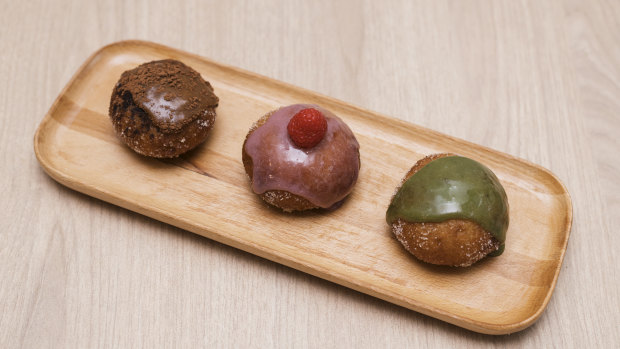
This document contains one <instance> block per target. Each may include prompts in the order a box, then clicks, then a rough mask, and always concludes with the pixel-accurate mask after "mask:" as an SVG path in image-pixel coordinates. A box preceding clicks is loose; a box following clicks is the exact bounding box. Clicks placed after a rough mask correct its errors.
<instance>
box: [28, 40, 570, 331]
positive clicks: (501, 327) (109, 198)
mask: <svg viewBox="0 0 620 349" xmlns="http://www.w3.org/2000/svg"><path fill="white" fill-rule="evenodd" d="M132 46H133V47H140V46H146V47H149V48H152V49H155V50H160V51H165V52H167V53H169V52H175V53H178V54H180V55H183V56H189V57H192V58H193V59H196V60H200V61H204V62H206V63H208V64H211V65H215V66H218V67H221V68H224V69H229V70H232V71H234V72H235V73H238V74H241V75H243V76H246V77H252V78H256V79H259V80H261V81H264V82H268V83H271V84H277V85H280V86H283V87H289V88H291V89H293V90H296V91H298V92H300V93H303V94H308V95H311V96H313V97H316V98H319V99H323V100H327V101H329V102H331V103H335V104H338V105H340V106H341V107H346V108H348V109H352V110H356V111H358V112H361V113H364V114H372V115H374V116H377V117H379V118H382V119H384V120H386V121H389V122H390V123H392V124H397V126H398V127H399V128H400V127H404V128H408V129H410V128H414V129H417V130H420V131H423V132H425V133H430V134H434V135H439V136H441V137H442V138H444V139H448V140H450V141H456V142H458V143H461V144H466V145H468V146H473V147H474V148H478V149H481V150H484V151H487V152H492V153H494V154H499V155H501V156H503V157H506V158H508V159H510V160H512V161H516V162H521V163H524V164H526V165H528V166H530V167H532V168H534V169H536V170H537V171H541V172H543V173H545V174H546V175H548V176H549V177H551V178H552V179H553V180H554V181H555V182H556V184H558V185H559V187H560V188H561V190H562V193H561V194H558V195H562V196H563V197H564V199H565V203H566V207H567V211H566V219H565V229H564V231H563V232H562V233H561V234H560V236H562V237H564V236H565V238H564V239H563V244H562V246H560V248H559V249H558V250H559V251H558V252H559V255H558V258H557V260H558V264H557V267H556V268H554V269H555V270H554V271H553V278H552V279H551V282H550V284H549V290H548V292H547V293H546V295H545V298H544V299H543V302H542V303H541V304H540V306H539V307H538V308H536V310H535V311H533V312H532V314H531V315H530V316H529V317H528V318H526V319H524V320H522V321H519V322H515V323H510V324H495V323H490V322H485V321H480V320H475V319H471V318H467V317H463V316H460V315H455V314H453V313H450V312H447V311H444V310H441V309H437V308H435V307H434V306H432V305H430V304H427V303H423V304H424V307H422V306H420V305H419V304H414V306H415V309H414V308H412V307H411V306H410V305H411V304H410V303H406V302H402V301H400V300H397V299H390V300H388V299H385V298H384V297H382V296H381V293H378V292H374V291H373V292H370V291H369V290H368V289H362V286H361V285H357V284H355V283H351V282H348V281H345V280H335V278H332V277H329V276H327V274H325V275H321V274H322V273H321V271H320V270H313V271H316V273H314V272H310V271H308V270H302V269H300V268H299V265H301V263H299V262H297V261H290V260H285V259H282V258H281V256H279V255H277V254H275V253H268V251H263V250H261V249H260V248H252V249H250V248H241V247H240V246H237V244H236V242H234V243H230V242H224V241H221V240H220V239H217V238H214V237H206V236H204V235H202V234H199V233H198V232H197V230H200V229H198V228H196V229H194V230H193V229H191V227H186V226H185V225H187V223H186V222H184V220H182V219H178V218H176V219H175V218H174V217H172V216H167V215H164V216H165V218H167V219H166V220H162V219H159V218H155V217H153V216H151V215H149V214H148V213H149V212H151V211H152V209H150V208H147V207H145V206H142V205H138V204H134V203H133V202H130V201H127V200H124V199H122V198H117V197H116V196H114V195H113V194H111V193H109V192H107V191H105V190H102V189H101V188H98V187H96V186H95V185H88V184H85V183H81V182H80V181H79V180H77V179H76V178H75V177H72V176H71V174H70V173H66V172H64V171H63V170H62V169H61V168H56V167H54V166H53V164H52V162H51V161H50V160H49V159H48V158H46V157H45V156H44V150H43V148H42V143H43V139H44V137H45V133H44V131H45V130H46V129H47V128H49V127H50V126H49V125H48V124H49V123H50V121H51V119H53V115H54V113H55V112H56V110H57V109H58V107H59V105H60V103H61V101H62V99H63V97H64V96H65V95H66V93H67V91H68V90H69V89H70V88H71V87H72V86H73V85H74V84H75V83H76V81H77V80H78V79H79V78H80V77H81V76H82V74H83V73H84V72H85V70H86V68H87V67H88V66H89V65H90V64H91V63H92V62H93V61H94V60H95V59H96V58H97V57H98V56H99V55H101V54H102V53H103V52H105V51H108V50H111V49H116V48H123V47H132ZM33 143H34V153H35V156H36V158H37V161H38V162H39V164H40V165H41V167H42V168H43V169H44V171H45V172H46V173H47V174H48V175H49V176H50V177H52V178H53V179H54V180H55V181H57V182H58V183H60V184H62V185H64V186H66V187H68V188H70V189H73V190H76V191H78V192H81V193H83V194H86V195H88V196H91V197H95V198H97V199H99V200H102V201H105V202H108V203H111V204H114V205H116V206H119V207H122V208H125V209H128V210H131V211H133V212H136V213H138V214H141V215H144V216H147V217H149V218H152V219H155V220H159V221H162V222H164V223H166V224H170V225H173V226H176V227H179V228H181V229H184V230H188V231H190V232H192V233H196V234H198V235H201V236H203V237H204V238H208V239H210V240H214V241H218V242H219V243H223V244H225V245H228V246H231V247H234V248H236V249H240V250H242V251H244V252H247V253H251V254H254V255H257V256H259V257H261V258H265V259H267V260H270V261H273V262H275V263H278V264H281V265H285V266H287V267H290V268H293V269H295V270H298V271H300V272H303V273H306V274H310V275H313V276H315V277H319V278H321V279H324V280H327V281H330V282H333V283H335V284H338V285H341V286H344V287H347V288H351V289H354V290H356V291H358V292H361V293H364V294H367V295H370V296H373V297H375V298H379V299H382V300H384V301H387V302H389V303H393V304H396V305H399V306H401V307H404V308H407V309H410V310H413V311H415V312H418V313H421V314H424V315H426V316H431V317H434V318H437V319H439V320H441V321H444V322H448V323H450V324H452V325H455V326H459V327H462V328H466V329H468V330H471V331H475V332H478V333H483V334H490V335H503V334H510V333H514V332H518V331H521V330H524V329H526V328H527V327H529V326H531V325H532V324H534V323H535V322H536V321H537V320H538V319H539V318H540V316H541V315H542V314H543V313H544V311H545V310H546V308H547V305H548V303H549V301H550V299H551V296H552V295H553V291H554V290H555V287H556V285H557V281H558V277H559V274H560V271H561V268H562V264H563V262H564V257H565V254H566V250H567V247H568V241H569V239H570V233H571V228H572V222H573V205H572V198H571V196H570V193H569V191H568V189H567V188H566V186H565V185H564V183H563V182H562V181H561V180H560V179H559V178H558V177H557V176H556V175H555V174H554V173H553V172H551V171H550V170H548V169H546V168H544V167H542V166H540V165H538V164H536V163H533V162H531V161H529V160H527V159H523V158H519V157H516V156H513V155H511V154H508V153H505V152H502V151H498V150H494V149H492V148H489V147H487V146H484V145H480V144H477V143H473V142H470V141H467V140H464V139H461V138H458V137H454V136H451V135H447V134H444V133H441V132H439V131H435V130H433V129H429V128H426V127H423V126H419V125H416V124H413V123H411V122H408V121H404V120H401V119H397V118H394V117H391V116H387V115H384V114H381V113H378V112H374V111H371V110H369V109H366V108H362V107H359V106H356V105H353V104H350V103H348V102H344V101H341V100H338V99H336V98H333V97H330V96H327V95H323V94H321V93H318V92H315V91H312V90H309V89H306V88H303V87H299V86H295V85H293V84H290V83H287V82H283V81H280V80H277V79H274V78H270V77H267V76H264V75H261V74H257V73H254V72H251V71H248V70H245V69H241V68H238V67H235V66H231V65H227V64H223V63H220V62H217V61H214V60H212V59H210V58H206V57H203V56H200V55H198V54H194V53H191V52H187V51H185V50H182V49H177V48H173V47H170V46H166V45H162V44H158V43H155V42H151V41H144V40H122V41H117V42H113V43H110V44H107V45H104V46H102V47H101V48H99V49H98V50H96V51H95V52H93V53H92V54H91V55H89V56H88V58H87V59H86V60H85V61H84V62H83V63H82V64H81V65H80V66H79V68H78V69H77V70H76V72H75V73H74V74H73V75H72V77H71V78H70V79H69V81H68V82H67V84H66V85H65V86H64V87H63V88H62V90H61V91H60V93H59V94H58V96H57V97H56V98H55V100H54V102H53V103H52V105H51V106H50V108H49V110H48V111H47V112H46V114H45V116H44V117H43V119H42V120H41V122H40V124H39V126H38V127H37V130H36V131H35V134H34V137H33ZM93 192H95V193H96V195H94V194H93ZM326 276H327V277H326ZM416 303H421V302H419V301H416Z"/></svg>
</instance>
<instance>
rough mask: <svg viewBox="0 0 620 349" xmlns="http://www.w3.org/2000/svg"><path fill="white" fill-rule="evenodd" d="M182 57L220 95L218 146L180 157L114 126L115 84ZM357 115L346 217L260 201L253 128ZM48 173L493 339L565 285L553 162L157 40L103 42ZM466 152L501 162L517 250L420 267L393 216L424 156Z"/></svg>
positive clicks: (530, 316)
mask: <svg viewBox="0 0 620 349" xmlns="http://www.w3.org/2000/svg"><path fill="white" fill-rule="evenodd" d="M163 58H173V59H178V60H181V61H183V62H184V63H186V64H188V65H189V66H191V67H193V68H194V69H196V70H198V71H199V72H200V73H201V74H202V75H203V77H204V78H205V79H207V80H209V81H210V82H211V84H212V85H213V86H214V88H215V92H216V94H217V95H218V96H219V97H220V105H219V107H218V108H217V122H216V124H215V128H214V129H213V133H212V134H211V136H210V137H209V139H208V140H207V142H206V143H205V144H204V145H202V146H200V147H199V148H198V149H196V150H194V151H192V152H190V153H189V154H187V155H185V156H182V157H181V158H179V159H176V160H168V161H161V160H155V159H150V158H146V157H143V156H140V155H137V154H135V153H134V152H132V151H131V150H129V149H128V148H127V147H125V146H124V145H123V144H121V142H120V141H119V140H118V139H117V138H116V136H115V135H114V132H113V129H112V125H111V123H110V121H109V120H108V115H107V114H108V104H109V101H110V95H111V91H112V88H113V86H114V84H115V83H116V81H117V80H118V78H119V77H120V75H121V73H122V72H123V71H125V70H127V69H131V68H134V67H135V66H137V65H138V64H140V63H144V62H147V61H151V60H156V59H163ZM302 102H303V103H316V104H320V105H322V106H323V107H325V108H328V109H330V110H332V111H333V112H334V113H335V114H337V115H339V116H340V117H341V118H342V119H343V120H345V121H346V122H347V123H348V125H349V126H350V127H351V129H352V130H353V132H354V133H355V134H356V136H357V139H358V141H359V143H360V146H361V162H362V168H361V171H360V176H359V180H358V183H357V185H356V187H355V189H354V190H353V193H352V194H351V195H350V197H349V199H348V200H347V201H346V202H345V204H344V205H343V206H342V207H341V208H340V209H338V210H336V211H333V212H313V213H306V214H285V213H282V212H280V211H278V210H275V209H272V208H270V207H268V206H267V205H266V204H264V203H263V202H262V201H261V200H260V199H259V198H258V197H257V196H256V195H254V194H253V193H252V192H251V190H250V186H249V181H248V178H247V177H246V175H245V172H244V170H243V165H242V163H241V146H242V143H243V140H244V138H245V135H246V133H247V131H248V129H249V128H250V125H251V124H252V123H253V122H254V121H255V120H256V119H258V118H259V117H260V116H261V115H263V114H265V113H266V112H268V111H270V110H272V109H275V108H277V107H279V106H282V105H287V104H292V103H302ZM34 149H35V153H36V156H37V158H38V160H39V162H40V163H41V166H43V168H44V169H45V171H46V172H47V173H48V174H49V175H50V176H51V177H53V178H54V179H55V180H57V181H58V182H60V183H62V184H64V185H66V186H68V187H70V188H73V189H75V190H77V191H80V192H83V193H85V194H88V195H91V196H94V197H96V198H99V199H101V200H105V201H108V202H110V203H113V204H115V205H119V206H122V207H124V208H127V209H129V210H132V211H135V212H138V213H141V214H143V215H146V216H149V217H152V218H154V219H157V220H160V221H163V222H166V223H169V224H172V225H175V226H177V227H180V228H182V229H186V230H189V231H192V232H194V233H196V234H200V235H202V236H205V237H208V238H210V239H214V240H216V241H219V242H221V243H224V244H227V245H230V246H234V247H236V248H239V249H242V250H244V251H248V252H250V253H253V254H256V255H259V256H261V257H264V258H267V259H270V260H272V261H275V262H278V263H282V264H284V265H287V266H289V267H292V268H295V269H298V270H301V271H304V272H306V273H310V274H312V275H315V276H318V277H320V278H323V279H327V280H330V281H332V282H335V283H338V284H340V285H344V286H347V287H350V288H352V289H355V290H358V291H360V292H364V293H367V294H369V295H372V296H375V297H378V298H381V299H384V300H386V301H389V302H392V303H395V304H398V305H401V306H403V307H407V308H409V309H412V310H415V311H418V312H421V313H423V314H426V315H430V316H433V317H436V318H438V319H441V320H444V321H447V322H450V323H453V324H455V325H458V326H461V327H465V328H468V329H470V330H473V331H478V332H482V333H489V334H504V333H511V332H516V331H519V330H522V329H524V328H526V327H528V326H529V325H531V324H532V323H534V322H535V321H536V319H537V318H538V317H539V316H540V315H541V313H542V312H543V310H544V309H545V306H546V305H547V303H548V302H549V298H550V297H551V294H552V292H553V289H554V287H555V284H556V280H557V277H558V273H559V272H560V266H561V264H562V259H563V257H564V252H565V250H566V244H567V242H568V236H569V232H570V227H571V221H572V206H571V200H570V197H569V194H568V192H567V191H566V188H565V187H564V186H563V185H562V183H560V181H559V180H558V179H557V178H556V177H555V176H554V175H553V174H552V173H550V172H549V171H548V170H546V169H544V168H541V167H539V166H537V165H534V164H532V163H529V162H527V161H525V160H521V159H518V158H515V157H512V156H510V155H507V154H503V153H500V152H497V151H494V150H491V149H488V148H485V147H482V146H479V145H476V144H472V143H469V142H466V141H463V140H460V139H456V138H453V137H449V136H446V135H443V134H441V133H438V132H435V131H432V130H428V129H425V128H422V127H419V126H415V125H412V124H409V123H406V122H403V121H400V120H396V119H393V118H389V117H386V116H383V115H378V114H377V113H374V112H371V111H368V110H364V109H362V108H358V107H355V106H352V105H349V104H347V103H344V102H341V101H338V100H335V99H333V98H329V97H326V96H322V95H320V94H317V93H314V92H310V91H307V90H304V89H301V88H298V87H295V86H291V85H288V84H285V83H282V82H279V81H275V80H272V79H269V78H266V77H263V76H260V75H257V74H254V73H250V72H247V71H243V70H240V69H237V68H233V67H229V66H226V65H222V64H219V63H216V62H212V61H210V60H207V59H205V58H202V57H199V56H196V55H193V54H189V53H186V52H182V51H179V50H176V49H172V48H168V47H164V46H160V45H157V44H153V43H149V42H140V41H125V42H120V43H115V44H112V45H109V46H106V47H104V48H102V49H100V50H99V51H98V52H96V53H95V54H93V55H92V56H91V57H90V58H89V59H88V60H87V61H86V62H85V63H84V65H83V66H82V67H81V68H80V69H79V70H78V72H77V73H76V74H75V76H74V77H73V78H72V80H71V81H70V82H69V84H68V85H67V86H66V87H65V89H64V90H63V91H62V93H61V94H60V96H59V97H58V98H57V100H56V101H55V102H54V104H53V105H52V107H51V108H50V110H49V112H48V113H47V115H46V116H45V118H44V119H43V121H42V122H41V125H40V126H39V129H38V130H37V132H36V135H35V138H34ZM436 152H455V153H459V154H462V155H464V156H467V157H471V158H473V159H476V160H478V161H480V162H482V163H484V164H486V165H487V166H488V167H490V168H491V169H492V170H493V171H494V172H495V173H496V174H497V176H498V177H499V178H500V180H501V182H502V183H503V185H504V187H505V189H506V192H507V194H508V198H509V201H510V228H509V230H508V233H507V240H506V251H505V253H504V254H503V255H502V256H500V257H498V258H486V259H485V260H483V261H481V262H479V263H477V264H475V265H474V266H472V267H470V268H464V269H459V268H448V267H437V266H432V265H428V264H425V263H421V262H419V261H417V260H416V259H415V258H414V257H412V256H411V255H410V254H409V253H408V252H406V251H405V250H404V249H403V248H402V247H401V245H400V244H399V243H398V242H397V241H396V239H395V238H394V237H393V236H392V234H391V233H390V231H389V228H388V225H387V224H386V222H385V211H386V209H387V206H388V204H389V202H390V198H391V195H392V193H393V192H394V190H395V187H396V186H397V185H398V184H399V182H400V180H401V178H402V176H404V174H405V173H406V172H407V170H408V169H409V168H410V167H411V166H412V165H413V163H415V162H416V161H417V160H418V159H420V158H422V157H424V156H425V155H427V154H430V153H436Z"/></svg>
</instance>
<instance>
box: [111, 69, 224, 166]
mask: <svg viewBox="0 0 620 349" xmlns="http://www.w3.org/2000/svg"><path fill="white" fill-rule="evenodd" d="M218 102H219V99H218V97H217V96H216V95H215V94H214V93H213V87H211V84H209V82H207V81H205V80H203V79H202V77H201V76H200V74H199V73H198V72H197V71H195V70H194V69H192V68H190V67H188V66H186V65H185V64H183V63H181V62H179V61H176V60H172V59H165V60H160V61H152V62H149V63H144V64H142V65H140V66H138V67H136V68H134V69H131V70H127V71H125V72H124V73H123V74H122V75H121V77H120V79H119V80H118V82H117V83H116V85H115V86H114V89H113V91H112V98H111V100H110V108H109V116H110V120H111V121H112V124H113V125H114V130H115V132H116V135H117V136H118V137H119V138H120V139H121V140H122V141H123V142H124V143H125V144H126V145H127V146H128V147H129V148H131V149H133V150H134V151H135V152H137V153H139V154H142V155H145V156H151V157H156V158H173V157H177V156H179V155H180V154H183V153H185V152H187V151H189V150H191V149H193V148H195V147H196V146H198V145H199V144H201V143H202V142H203V141H204V140H205V139H206V138H207V136H208V135H209V132H210V131H211V129H212V128H213V125H214V123H215V108H216V107H217V105H218Z"/></svg>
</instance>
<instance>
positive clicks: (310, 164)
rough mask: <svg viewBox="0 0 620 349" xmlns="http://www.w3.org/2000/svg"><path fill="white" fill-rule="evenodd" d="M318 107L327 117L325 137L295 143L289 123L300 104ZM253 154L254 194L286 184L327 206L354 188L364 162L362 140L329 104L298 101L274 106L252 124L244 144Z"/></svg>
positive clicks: (324, 206)
mask: <svg viewBox="0 0 620 349" xmlns="http://www.w3.org/2000/svg"><path fill="white" fill-rule="evenodd" d="M305 108H315V109H317V110H319V111H320V112H321V113H322V114H323V116H325V118H326V120H327V132H326V133H325V136H324V138H323V139H322V140H321V142H319V144H317V145H316V146H314V147H313V148H310V149H302V148H299V147H297V146H296V145H295V144H294V143H293V142H292V140H291V139H290V137H289V135H288V132H287V130H286V126H287V125H288V122H289V121H290V119H291V118H292V117H293V116H294V115H295V114H296V113H297V112H299V111H300V110H302V109H305ZM245 151H246V152H247V154H248V155H249V156H250V158H251V159H252V164H253V173H252V189H253V191H254V192H255V193H256V194H263V193H265V192H267V191H270V190H284V191H287V192H289V193H291V194H295V195H298V196H301V197H303V198H306V199H307V200H308V201H310V202H311V203H313V204H315V205H316V206H318V207H322V208H329V207H331V206H332V205H334V204H335V203H337V202H338V201H341V200H342V199H344V198H345V197H346V196H347V195H348V194H349V193H350V192H351V190H352V189H353V186H354V185H355V182H356V181H357V177H358V174H359V168H360V159H359V144H358V142H357V140H356V139H355V136H354V135H353V132H351V130H350V129H349V127H348V126H347V125H346V124H345V123H344V122H343V121H342V120H341V119H340V118H338V117H337V116H336V115H334V114H333V113H332V112H330V111H329V110H326V109H323V108H321V107H319V106H317V105H312V104H294V105H290V106H287V107H283V108H280V109H278V110H277V111H275V112H274V113H273V114H272V115H271V116H270V117H269V119H268V120H267V122H266V123H265V124H263V125H262V126H260V127H258V128H257V129H256V130H254V131H253V132H252V133H251V134H250V135H249V137H248V139H247V141H246V144H245Z"/></svg>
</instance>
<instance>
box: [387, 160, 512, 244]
mask: <svg viewBox="0 0 620 349" xmlns="http://www.w3.org/2000/svg"><path fill="white" fill-rule="evenodd" d="M399 218H400V219H402V220H405V221H407V222H419V223H422V222H425V223H426V222H443V221H446V220H449V219H465V220H470V221H473V222H476V223H478V224H479V225H480V226H481V227H482V228H483V229H484V230H486V231H488V232H489V233H490V234H491V235H493V236H494V237H495V238H496V239H497V240H498V241H499V242H501V243H502V245H501V246H500V248H499V250H498V251H496V252H495V255H500V254H501V253H502V252H503V251H504V242H505V241H506V230H507V229H508V199H507V197H506V192H505V191H504V188H503V187H502V185H501V184H500V183H499V180H498V179H497V177H496V176H495V174H493V172H491V170H489V169H488V168H487V167H486V166H484V165H482V164H480V163H479V162H476V161H474V160H472V159H468V158H465V157H461V156H448V157H444V158H439V159H437V160H434V161H431V162H430V163H428V164H427V165H426V166H424V167H423V168H422V169H421V170H419V171H418V172H416V173H415V174H414V175H413V176H411V177H410V178H409V179H408V180H407V181H405V183H403V185H402V186H401V187H400V189H399V190H398V192H397V193H396V195H394V199H393V200H392V203H391V204H390V207H389V208H388V210H387V214H386V220H387V222H388V224H392V223H393V222H395V221H396V220H397V219H399Z"/></svg>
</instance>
